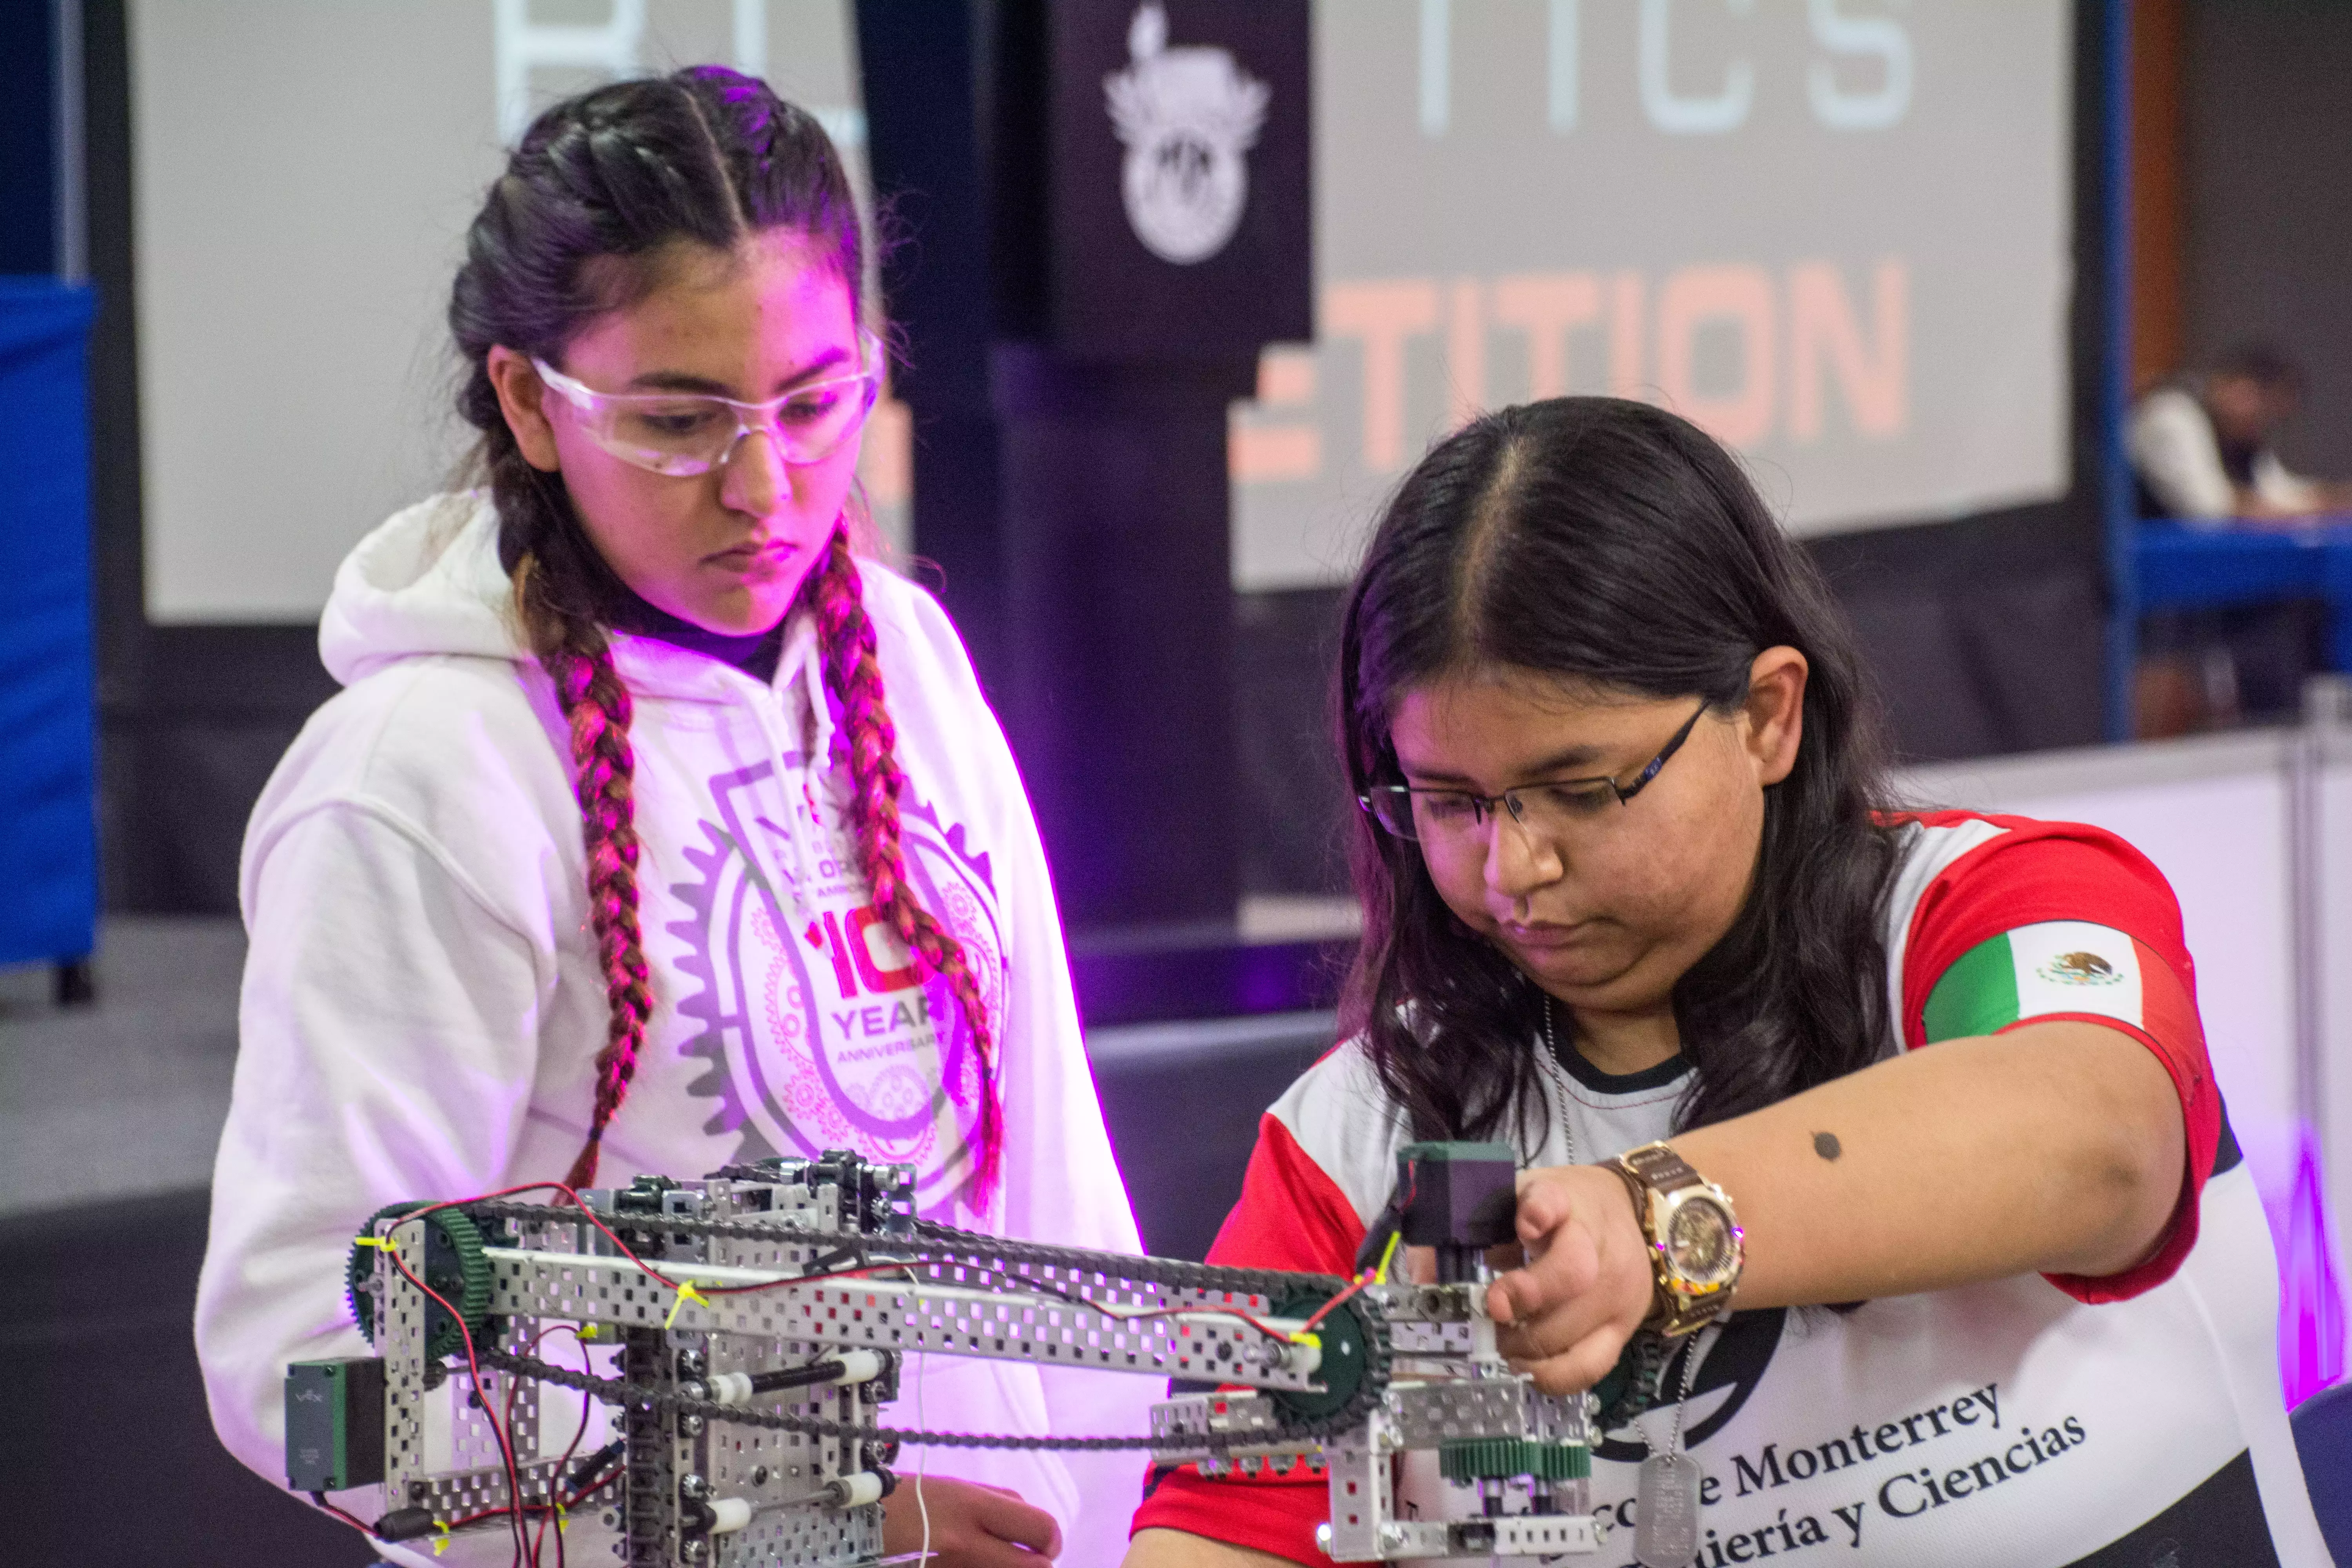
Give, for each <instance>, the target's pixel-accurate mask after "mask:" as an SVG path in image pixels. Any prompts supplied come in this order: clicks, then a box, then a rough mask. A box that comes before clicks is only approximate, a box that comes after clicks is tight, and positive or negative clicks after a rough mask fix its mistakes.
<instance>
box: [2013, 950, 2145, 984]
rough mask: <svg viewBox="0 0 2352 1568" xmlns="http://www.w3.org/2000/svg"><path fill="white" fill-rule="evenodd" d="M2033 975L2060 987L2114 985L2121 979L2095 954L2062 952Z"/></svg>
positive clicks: (2113, 967) (2113, 968)
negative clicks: (2037, 975)
mask: <svg viewBox="0 0 2352 1568" xmlns="http://www.w3.org/2000/svg"><path fill="white" fill-rule="evenodd" d="M2034 973H2036V974H2039V975H2041V976H2042V979H2044V980H2049V981H2054V982H2056V983H2057V984H2061V985H2114V984H2118V983H2119V982H2121V981H2122V979H2123V976H2122V975H2121V974H2118V973H2116V966H2115V965H2114V964H2112V963H2108V962H2107V961H2106V960H2105V959H2104V958H2101V957H2100V956H2099V955H2098V954H2097V953H2095V952H2062V953H2060V954H2059V955H2058V956H2057V957H2055V958H2053V959H2052V960H2051V961H2050V962H2049V963H2045V964H2043V965H2042V967H2041V968H2040V969H2037V970H2035V971H2034Z"/></svg>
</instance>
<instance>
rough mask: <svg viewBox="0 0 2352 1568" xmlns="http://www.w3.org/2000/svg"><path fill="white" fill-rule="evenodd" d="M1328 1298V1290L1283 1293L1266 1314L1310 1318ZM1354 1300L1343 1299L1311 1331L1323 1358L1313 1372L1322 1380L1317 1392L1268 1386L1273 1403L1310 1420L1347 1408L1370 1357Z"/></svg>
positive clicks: (1369, 1361)
mask: <svg viewBox="0 0 2352 1568" xmlns="http://www.w3.org/2000/svg"><path fill="white" fill-rule="evenodd" d="M1330 1299H1331V1297H1330V1294H1329V1293H1328V1292H1320V1291H1310V1292H1308V1293H1307V1294H1305V1295H1290V1296H1285V1297H1284V1298H1283V1299H1282V1300H1279V1301H1276V1303H1275V1304H1274V1306H1273V1308H1272V1309H1271V1310H1269V1311H1268V1313H1267V1314H1266V1315H1267V1316H1269V1317H1275V1318H1311V1317H1313V1316H1314V1315H1315V1314H1316V1312H1317V1311H1318V1310H1320V1309H1321V1308H1322V1306H1323V1303H1325V1302H1326V1301H1328V1300H1330ZM1353 1307H1354V1303H1353V1302H1352V1301H1350V1302H1343V1303H1341V1304H1340V1306H1339V1308H1338V1310H1335V1311H1333V1312H1332V1313H1331V1315H1330V1316H1328V1317H1327V1318H1325V1319H1324V1320H1323V1321H1321V1322H1319V1323H1318V1324H1316V1325H1315V1332H1316V1334H1317V1336H1318V1338H1320V1339H1321V1340H1322V1342H1323V1359H1322V1363H1321V1365H1320V1366H1319V1367H1318V1369H1317V1372H1316V1375H1317V1376H1318V1377H1320V1378H1321V1379H1322V1380H1323V1389H1324V1391H1323V1392H1322V1393H1320V1394H1316V1393H1312V1392H1309V1391H1307V1390H1302V1389H1290V1388H1269V1389H1267V1390H1266V1391H1265V1392H1266V1394H1268V1395H1269V1396H1271V1397H1272V1398H1273V1400H1274V1402H1275V1403H1276V1404H1277V1405H1281V1406H1282V1407H1283V1408H1285V1409H1286V1410H1288V1411H1289V1412H1290V1413H1291V1414H1292V1415H1301V1416H1306V1417H1307V1418H1309V1419H1312V1418H1314V1417H1316V1416H1318V1415H1334V1414H1336V1413H1338V1412H1339V1411H1341V1410H1344V1409H1346V1408H1347V1405H1348V1402H1349V1400H1351V1399H1353V1398H1355V1396H1356V1390H1357V1389H1358V1388H1360V1386H1362V1384H1363V1381H1364V1373H1365V1371H1366V1369H1367V1368H1369V1367H1370V1365H1371V1357H1370V1354H1369V1353H1368V1352H1367V1351H1366V1348H1365V1344H1364V1322H1363V1320H1362V1319H1361V1318H1360V1317H1358V1316H1357V1315H1356V1313H1355V1311H1354V1310H1352V1309H1353Z"/></svg>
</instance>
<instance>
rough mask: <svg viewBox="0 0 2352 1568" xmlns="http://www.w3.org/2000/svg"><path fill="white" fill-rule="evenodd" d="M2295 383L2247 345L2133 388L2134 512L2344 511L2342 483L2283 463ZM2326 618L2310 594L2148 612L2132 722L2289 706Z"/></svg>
mask: <svg viewBox="0 0 2352 1568" xmlns="http://www.w3.org/2000/svg"><path fill="white" fill-rule="evenodd" d="M2302 403H2303V372H2302V369H2301V368H2300V367H2299V366H2297V365H2296V364H2295V363H2294V362H2293V361H2292V360H2290V359H2288V358H2287V357H2286V356H2285V355H2284V354H2282V353H2279V352H2278V351H2277V350H2276V349H2273V348H2271V347H2269V346H2267V345H2264V344H2259V343H2250V344H2244V345H2242V346H2240V347H2239V348H2237V349H2235V350H2233V351H2231V353H2229V354H2227V355H2225V356H2224V357H2222V358H2221V360H2220V361H2219V362H2218V363H2215V364H2214V365H2213V367H2212V368H2211V369H2210V370H2208V371H2206V372H2204V373H2202V374H2190V375H2186V376H2181V377H2178V378H2176V379H2174V380H2171V381H2168V382H2165V383H2163V384H2160V385H2158V386H2157V387H2155V388H2154V389H2152V390H2151V391H2149V392H2147V394H2145V395H2143V396H2142V397H2141V398H2140V400H2139V402H2138V404H2137V405H2136V406H2135V407H2134V408H2133V409H2132V415H2131V423H2130V426H2129V428H2128V430H2127V431H2126V446H2127V447H2128V449H2129V452H2130V455H2131V461H2132V469H2133V472H2134V475H2135V476H2136V478H2137V480H2138V489H2139V508H2140V515H2141V516H2142V517H2146V518H2168V519H2177V520H2179V521H2182V522H2185V523H2188V524H2189V526H2190V527H2192V528H2200V529H2221V528H2230V527H2245V528H2276V527H2292V526H2298V525H2301V524H2304V523H2307V522H2309V521H2312V520H2313V519H2314V518H2316V517H2320V516H2324V515H2326V514H2327V513H2329V512H2335V511H2347V510H2352V483H2347V482H2330V481H2327V480H2324V479H2312V478H2309V477H2307V476H2305V475H2302V474H2298V473H2295V472H2294V470H2292V469H2291V468H2288V467H2287V466H2286V463H2285V462H2284V459H2282V458H2280V456H2279V454H2278V451H2277V448H2276V447H2275V446H2274V444H2273V443H2274V442H2275V441H2276V439H2277V437H2278V435H2279V432H2280V431H2282V430H2283V429H2284V428H2285V427H2286V426H2287V425H2288V423H2289V422H2290V421H2291V420H2293V418H2294V416H2295V413H2296V412H2297V410H2298V409H2299V408H2300V407H2301V406H2302ZM2325 616H2326V611H2325V607H2324V606H2322V605H2319V604H2317V603H2315V602H2313V601H2309V600H2290V601H2286V602H2284V603H2277V604H2267V605H2248V606H2245V607H2242V608H2233V609H2219V610H2179V609H2176V610H2165V611H2161V612H2158V614H2155V615H2151V616H2147V618H2146V619H2145V621H2144V622H2143V624H2142V626H2141V628H2140V667H2139V671H2138V675H2137V689H2136V693H2135V706H2136V710H2137V712H2136V723H2135V731H2136V732H2137V734H2138V735H2139V736H2140V738H2142V739H2143V740H2154V739H2159V738H2161V737H2164V736H2168V735H2179V734H2184V733H2187V732H2189V731H2195V730H2208V729H2215V728H2220V727H2224V726H2227V725H2231V724H2235V723H2239V722H2241V721H2245V720H2248V719H2271V718H2277V717H2279V716H2282V715H2284V714H2289V713H2292V712H2294V710H2295V708H2296V706H2297V704H2298V703H2299V701H2300V700H2301V693H2302V689H2303V682H2304V679H2305V677H2307V676H2309V675H2310V674H2311V673H2313V672H2314V671H2315V670H2317V669H2319V668H2321V667H2322V663H2323V660H2322V658H2321V656H2320V639H2321V637H2322V635H2323V631H2324V625H2325Z"/></svg>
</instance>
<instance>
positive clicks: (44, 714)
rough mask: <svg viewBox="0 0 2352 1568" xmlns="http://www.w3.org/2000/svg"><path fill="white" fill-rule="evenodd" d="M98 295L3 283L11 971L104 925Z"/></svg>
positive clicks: (4, 832) (4, 694)
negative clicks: (92, 419) (98, 709)
mask: <svg viewBox="0 0 2352 1568" xmlns="http://www.w3.org/2000/svg"><path fill="white" fill-rule="evenodd" d="M93 305H94V299H93V296H92V294H91V291H90V290H89V289H88V288H86V287H81V286H78V285H69V284H62V283H56V282H52V281H50V280H48V279H30V278H0V409H5V410H6V417H5V418H0V472H5V474H6V475H7V482H6V483H5V485H0V562H5V569H6V571H7V574H8V575H9V576H11V577H12V578H14V579H15V581H16V587H15V588H13V589H11V590H9V595H8V596H9V600H10V603H9V605H8V607H7V608H6V609H5V611H0V877H5V879H6V883H7V893H6V896H5V898H0V963H22V962H26V961H27V960H40V959H46V960H49V961H52V962H56V961H64V960H73V959H79V958H84V957H87V956H88V955H89V952H90V950H91V948H92V947H93V946H95V945H96V941H97V931H98V829H97V823H96V812H97V805H96V796H97V765H96V749H97V741H96V734H95V731H96V722H95V718H94V714H93V702H92V684H93V681H92V675H91V668H90V666H91V653H90V583H89V371H88V360H89V355H88V353H87V342H88V338H89V322H90V317H91V314H92V310H93Z"/></svg>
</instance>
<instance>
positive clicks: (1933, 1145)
mask: <svg viewBox="0 0 2352 1568" xmlns="http://www.w3.org/2000/svg"><path fill="white" fill-rule="evenodd" d="M1673 1142H1674V1145H1675V1149H1676V1150H1677V1151H1678V1152H1680V1153H1681V1154H1682V1155H1683V1157H1684V1158H1685V1160H1687V1161H1688V1162H1689V1163H1691V1164H1692V1165H1693V1166H1694V1167H1696V1169H1697V1170H1699V1171H1700V1172H1701V1173H1704V1174H1705V1175H1706V1177H1707V1179H1708V1180H1710V1181H1713V1182H1715V1183H1717V1184H1719V1185H1721V1186H1722V1187H1723V1188H1724V1190H1725V1191H1727V1193H1729V1194H1731V1197H1732V1202H1733V1204H1734V1205H1735V1206H1736V1207H1737V1208H1738V1214H1739V1219H1740V1223H1741V1225H1742V1226H1745V1227H1746V1230H1747V1233H1748V1237H1747V1247H1748V1266H1747V1268H1746V1271H1745V1272H1744V1274H1743V1275H1742V1277H1741V1279H1740V1285H1739V1291H1738V1300H1739V1304H1740V1305H1742V1306H1748V1307H1769V1306H1785V1305H1792V1304H1797V1303H1804V1302H1823V1301H1846V1300H1865V1299H1868V1298H1873V1297H1879V1296H1895V1295H1907V1294H1910V1293H1912V1292H1915V1291H1920V1290H1932V1289H1941V1288H1945V1287H1948V1286H1953V1285H1959V1284H1965V1283H1968V1282H1970V1281H1973V1280H1980V1279H1999V1278H2003V1277H2006V1276H2009V1275H2012V1274H2022V1273H2027V1272H2032V1271H2035V1270H2040V1271H2043V1272H2048V1273H2063V1274H2083V1275H2091V1276H2098V1275H2105V1274H2114V1273H2118V1272H2121V1271H2122V1270H2124V1269H2126V1268H2130V1267H2131V1266H2132V1265H2133V1264H2135V1263H2137V1262H2138V1261H2139V1260H2140V1259H2141V1258H2145V1257H2146V1256H2147V1254H2148V1253H2149V1252H2150V1251H2151V1250H2153V1248H2154V1247H2156V1245H2157V1243H2158V1240H2159V1238H2160V1237H2162V1235H2163V1233H2164V1228H2165V1225H2166V1222H2167V1221H2168V1219H2169V1218H2170V1216H2171V1215H2172V1213H2173V1210H2174V1208H2175V1206H2176V1205H2177V1203H2178V1200H2179V1194H2180V1190H2181V1178H2182V1167H2183V1163H2184V1160H2185V1155H2186V1148H2187V1140H2186V1135H2185V1132H2184V1131H2183V1127H2182V1123H2181V1112H2180V1101H2179V1095H2178V1093H2177V1092H2176V1091H2175V1089H2174V1088H2173V1084H2172V1079H2171V1077H2170V1075H2169V1074H2168V1073H2167V1072H2166V1071H2165V1068H2164V1066H2163V1064H2162V1063H2160V1062H2159V1061H2158V1060H2157V1059H2156V1058H2155V1056H2154V1054H2153V1053H2151V1052H2150V1051H2149V1050H2148V1049H2147V1047H2146V1046H2144V1045H2142V1044H2140V1043H2139V1042H2138V1041H2137V1040H2135V1039H2133V1038H2131V1037H2129V1036H2127V1035H2125V1034H2123V1033H2121V1032H2119V1031H2117V1030H2114V1029H2109V1028H2105V1027H2102V1026H2097V1025H2092V1024H2081V1023H2071V1022H2063V1023H2062V1022H2053V1023H2044V1024H2029V1025H2026V1026H2023V1027H2021V1028H2017V1029H2013V1030H2011V1031H2010V1032H2009V1033H2007V1034H2004V1035H1998V1036H1989V1037H1979V1038H1972V1039H1960V1040H1948V1041H1945V1042H1943V1043H1941V1044H1938V1045H1936V1046H1932V1047H1927V1048H1926V1049H1924V1050H1919V1051H1913V1052H1907V1053H1906V1054H1905V1055H1904V1056H1902V1057H1900V1058H1895V1059H1894V1060H1891V1061H1886V1062H1882V1063H1880V1064H1878V1065H1877V1066H1875V1067H1872V1068H1866V1069H1865V1070H1864V1071H1862V1072H1858V1073H1854V1074H1853V1075H1852V1076H1850V1077H1847V1078H1843V1079H1839V1080H1837V1081H1836V1082H1834V1083H1829V1084H1824V1085H1822V1087H1820V1088H1818V1089H1811V1090H1809V1091H1807V1092H1806V1093H1804V1094H1801V1095H1797V1096H1795V1097H1793V1098H1791V1099H1789V1100H1783V1101H1781V1102H1780V1104H1778V1105H1775V1106H1771V1107H1769V1108H1768V1109H1766V1110H1759V1111H1756V1112H1754V1113H1752V1114H1750V1115H1748V1116H1743V1117H1740V1118H1738V1119H1737V1120H1736V1121H1727V1122H1722V1123H1719V1124H1717V1125H1716V1126H1712V1127H1706V1128H1701V1129H1699V1130H1697V1131H1692V1132H1688V1133H1685V1134H1683V1135H1681V1136H1679V1137H1676V1138H1675V1139H1674V1140H1673Z"/></svg>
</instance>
